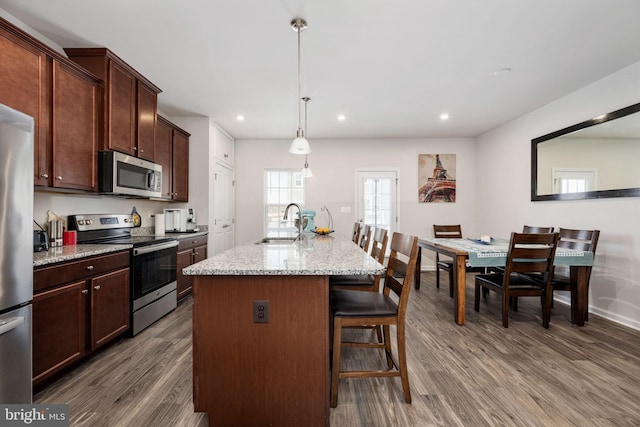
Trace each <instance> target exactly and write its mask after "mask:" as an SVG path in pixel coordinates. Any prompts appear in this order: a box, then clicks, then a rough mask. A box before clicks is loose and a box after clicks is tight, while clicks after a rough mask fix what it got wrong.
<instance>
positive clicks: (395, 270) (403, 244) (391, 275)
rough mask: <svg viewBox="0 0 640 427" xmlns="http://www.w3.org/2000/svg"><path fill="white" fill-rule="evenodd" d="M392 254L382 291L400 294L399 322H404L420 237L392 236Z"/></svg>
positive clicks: (388, 293)
mask: <svg viewBox="0 0 640 427" xmlns="http://www.w3.org/2000/svg"><path fill="white" fill-rule="evenodd" d="M390 248H391V254H390V255H389V261H388V263H387V271H386V273H385V278H384V288H383V290H382V292H383V293H384V294H385V295H387V296H389V295H390V294H391V292H393V293H395V294H396V295H397V296H398V324H400V323H401V322H404V317H405V314H406V310H407V301H409V290H410V289H411V282H412V281H413V276H414V273H415V269H416V264H417V261H418V238H417V237H415V236H409V235H406V234H401V233H397V232H395V233H393V236H392V237H391V246H390Z"/></svg>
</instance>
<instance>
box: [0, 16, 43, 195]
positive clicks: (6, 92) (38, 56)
mask: <svg viewBox="0 0 640 427" xmlns="http://www.w3.org/2000/svg"><path fill="white" fill-rule="evenodd" d="M49 76H50V72H49V62H48V60H47V54H46V53H45V52H44V51H42V50H41V49H39V48H38V46H37V45H34V44H33V40H32V39H30V38H29V37H28V36H27V35H26V34H24V33H22V32H21V31H20V30H18V29H17V28H15V27H14V26H13V25H11V24H9V23H8V22H7V21H5V20H2V19H0V103H2V104H5V105H7V106H9V107H11V108H13V109H15V110H18V111H21V112H23V113H25V114H28V115H30V116H31V117H33V119H34V152H33V155H34V159H33V160H34V171H33V173H34V184H35V185H48V183H49V179H50V177H51V176H52V172H51V170H50V164H49V159H50V156H51V154H50V152H48V151H47V129H48V127H49V123H48V112H49V108H48V105H47V96H48V82H47V79H48V78H49Z"/></svg>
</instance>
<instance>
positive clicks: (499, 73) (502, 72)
mask: <svg viewBox="0 0 640 427" xmlns="http://www.w3.org/2000/svg"><path fill="white" fill-rule="evenodd" d="M510 72H511V68H509V67H505V68H500V69H499V70H496V71H494V72H493V75H494V76H496V77H498V76H504V75H505V74H509V73H510Z"/></svg>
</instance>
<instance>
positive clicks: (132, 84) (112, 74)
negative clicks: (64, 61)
mask: <svg viewBox="0 0 640 427" xmlns="http://www.w3.org/2000/svg"><path fill="white" fill-rule="evenodd" d="M74 59H75V60H76V62H78V63H79V64H81V65H85V66H87V65H88V64H87V62H86V61H82V60H79V59H78V58H74ZM83 59H86V58H83ZM89 60H90V61H91V64H93V63H94V62H97V61H94V60H92V59H89ZM99 65H103V64H99ZM101 69H102V68H98V69H97V70H101ZM93 71H94V72H96V69H95V68H94V69H93ZM98 75H100V74H98ZM103 79H104V77H103ZM104 80H105V84H106V85H107V86H106V88H105V99H104V116H103V119H104V123H103V129H104V132H105V133H104V142H105V144H104V146H103V147H101V148H102V149H105V150H106V149H111V150H116V151H121V152H123V153H126V154H129V155H132V156H133V155H135V152H134V148H135V146H136V138H135V132H136V79H135V77H134V76H132V75H131V74H129V73H128V72H127V71H126V70H125V69H123V68H122V67H120V66H119V65H118V64H117V63H114V62H108V63H107V75H106V79H104Z"/></svg>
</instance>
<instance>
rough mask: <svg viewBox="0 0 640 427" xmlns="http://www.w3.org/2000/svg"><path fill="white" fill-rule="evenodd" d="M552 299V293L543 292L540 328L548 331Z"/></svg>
mask: <svg viewBox="0 0 640 427" xmlns="http://www.w3.org/2000/svg"><path fill="white" fill-rule="evenodd" d="M552 299H553V293H552V292H545V294H544V304H543V305H542V326H543V327H545V328H547V329H549V322H550V321H551V300H552Z"/></svg>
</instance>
